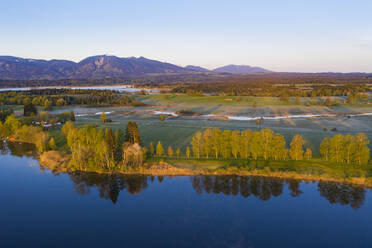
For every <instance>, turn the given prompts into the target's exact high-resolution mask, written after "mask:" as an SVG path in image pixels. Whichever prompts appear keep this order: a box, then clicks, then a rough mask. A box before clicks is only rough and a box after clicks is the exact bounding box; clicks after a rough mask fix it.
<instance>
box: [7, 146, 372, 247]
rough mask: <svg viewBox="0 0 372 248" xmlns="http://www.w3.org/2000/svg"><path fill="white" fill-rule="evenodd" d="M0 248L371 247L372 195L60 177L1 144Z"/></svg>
mask: <svg viewBox="0 0 372 248" xmlns="http://www.w3.org/2000/svg"><path fill="white" fill-rule="evenodd" d="M0 144H1V145H0V150H1V155H0V199H1V200H0V201H1V202H0V247H371V246H372V235H371V231H370V226H371V225H372V194H371V191H370V190H369V189H365V188H361V187H352V186H350V185H343V184H336V183H326V182H322V183H318V182H310V183H305V182H299V181H294V180H280V179H272V178H262V177H237V176H198V177H173V178H169V177H164V178H162V177H146V176H113V175H111V176H109V175H97V174H93V173H74V174H59V175H55V174H53V173H51V172H49V171H47V170H42V169H41V168H40V166H39V165H38V163H37V161H36V160H35V159H34V158H33V154H32V152H31V151H30V150H29V147H28V146H27V145H26V146H25V145H20V144H12V145H9V146H8V145H6V144H5V143H0Z"/></svg>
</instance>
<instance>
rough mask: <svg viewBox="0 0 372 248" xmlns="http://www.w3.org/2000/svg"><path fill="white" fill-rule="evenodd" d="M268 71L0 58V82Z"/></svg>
mask: <svg viewBox="0 0 372 248" xmlns="http://www.w3.org/2000/svg"><path fill="white" fill-rule="evenodd" d="M263 72H270V71H268V70H266V69H263V68H260V67H251V66H243V65H228V66H224V67H220V68H217V69H214V70H208V69H205V68H202V67H199V66H192V65H189V66H186V67H181V66H177V65H174V64H170V63H165V62H160V61H157V60H151V59H147V58H144V57H138V58H136V57H129V58H119V57H116V56H109V55H98V56H92V57H88V58H85V59H83V60H82V61H80V62H78V63H76V62H73V61H68V60H56V59H53V60H41V59H24V58H19V57H12V56H0V79H3V80H42V79H43V80H44V79H46V80H57V79H101V78H122V77H136V76H144V75H148V74H181V73H233V74H246V73H263Z"/></svg>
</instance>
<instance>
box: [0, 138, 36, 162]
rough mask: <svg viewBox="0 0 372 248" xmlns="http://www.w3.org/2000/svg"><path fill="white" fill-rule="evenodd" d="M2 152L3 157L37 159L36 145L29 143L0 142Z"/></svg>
mask: <svg viewBox="0 0 372 248" xmlns="http://www.w3.org/2000/svg"><path fill="white" fill-rule="evenodd" d="M0 152H1V154H2V155H6V154H10V155H12V156H17V157H30V158H34V159H36V158H37V152H36V147H35V145H33V144H29V143H21V142H10V141H5V140H0Z"/></svg>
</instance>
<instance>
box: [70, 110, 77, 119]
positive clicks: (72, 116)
mask: <svg viewBox="0 0 372 248" xmlns="http://www.w3.org/2000/svg"><path fill="white" fill-rule="evenodd" d="M75 120H76V119H75V113H74V111H72V110H71V111H70V121H75Z"/></svg>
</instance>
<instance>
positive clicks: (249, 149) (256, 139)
mask: <svg viewBox="0 0 372 248" xmlns="http://www.w3.org/2000/svg"><path fill="white" fill-rule="evenodd" d="M368 144H369V140H368V138H367V136H366V135H365V134H364V133H359V134H357V135H355V136H352V135H350V134H348V135H345V136H344V135H341V134H338V135H335V136H334V137H333V138H324V139H323V141H322V143H321V144H320V154H321V156H322V158H323V159H324V160H326V161H332V162H337V163H347V164H359V165H361V164H366V163H368V161H369V159H370V150H369V148H368ZM305 145H306V141H305V139H304V138H303V137H302V136H301V135H299V134H296V135H295V136H294V137H293V138H292V140H291V142H290V143H289V147H288V148H287V144H286V141H285V139H284V137H283V136H282V135H281V134H278V133H274V132H273V131H272V130H271V129H262V130H261V131H252V130H249V129H248V130H244V131H239V130H234V131H230V130H223V131H222V130H220V129H206V130H204V132H201V131H198V132H196V133H195V134H194V135H193V137H192V139H191V143H190V146H187V147H186V150H185V156H186V157H187V158H190V157H191V156H193V157H194V158H197V159H199V158H224V159H230V158H233V159H254V160H257V159H263V160H286V159H291V160H296V161H297V160H304V159H305V160H310V159H312V155H313V151H312V150H311V149H310V148H308V147H305ZM190 147H191V149H190ZM149 153H150V155H152V156H158V157H162V156H168V157H174V156H176V157H180V153H181V152H180V149H177V150H176V151H174V150H173V148H172V147H171V146H169V147H168V150H167V151H166V150H165V149H164V147H163V145H162V143H161V142H160V141H158V143H157V145H156V149H155V147H154V145H153V143H152V142H151V143H150V145H149Z"/></svg>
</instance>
